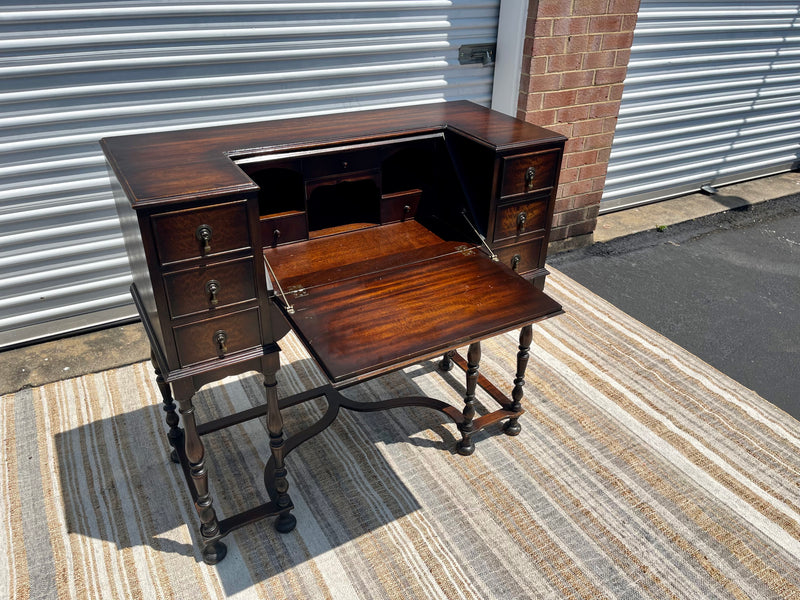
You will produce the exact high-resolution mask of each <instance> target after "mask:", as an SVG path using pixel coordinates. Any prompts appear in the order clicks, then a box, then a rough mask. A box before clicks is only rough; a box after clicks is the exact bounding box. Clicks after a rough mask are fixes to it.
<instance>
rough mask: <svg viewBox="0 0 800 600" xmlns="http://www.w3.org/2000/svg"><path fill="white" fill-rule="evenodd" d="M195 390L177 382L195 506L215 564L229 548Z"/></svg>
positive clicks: (206, 555) (206, 554) (206, 553)
mask: <svg viewBox="0 0 800 600" xmlns="http://www.w3.org/2000/svg"><path fill="white" fill-rule="evenodd" d="M193 395H194V389H193V387H192V386H191V384H189V383H188V382H187V381H186V380H183V381H179V382H176V384H175V396H176V399H177V401H178V410H179V412H180V414H181V420H182V421H183V429H184V449H185V452H186V458H187V460H188V462H189V474H190V475H191V477H192V482H193V483H194V488H195V492H196V494H195V501H194V507H195V509H196V510H197V514H198V515H199V517H200V535H202V536H203V562H205V563H206V564H209V565H214V564H216V563H218V562H219V561H221V560H222V559H223V558H225V554H226V553H227V551H228V550H227V547H226V546H225V544H223V543H222V542H220V541H219V538H220V531H219V521H218V520H217V513H216V512H214V506H213V503H212V500H211V494H210V493H209V489H208V471H207V469H206V457H205V448H204V447H203V442H202V441H201V440H200V436H199V435H198V433H197V423H196V421H195V416H194V405H193V404H192V396H193Z"/></svg>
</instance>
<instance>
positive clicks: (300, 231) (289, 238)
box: [261, 212, 308, 247]
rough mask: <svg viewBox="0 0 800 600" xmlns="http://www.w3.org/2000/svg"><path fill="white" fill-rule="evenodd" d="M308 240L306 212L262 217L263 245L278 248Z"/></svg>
mask: <svg viewBox="0 0 800 600" xmlns="http://www.w3.org/2000/svg"><path fill="white" fill-rule="evenodd" d="M307 239H308V223H307V222H306V213H305V212H291V213H283V214H281V215H276V216H271V217H261V243H262V244H263V245H264V246H273V247H274V246H277V245H279V244H286V243H288V242H296V241H297V240H307Z"/></svg>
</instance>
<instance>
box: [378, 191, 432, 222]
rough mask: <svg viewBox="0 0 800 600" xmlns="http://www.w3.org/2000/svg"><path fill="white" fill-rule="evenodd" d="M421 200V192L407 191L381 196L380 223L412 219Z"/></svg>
mask: <svg viewBox="0 0 800 600" xmlns="http://www.w3.org/2000/svg"><path fill="white" fill-rule="evenodd" d="M420 198H422V190H408V191H406V192H397V193H394V194H383V196H381V223H383V224H385V223H397V222H398V221H405V220H406V219H413V218H414V217H415V216H416V214H417V207H419V201H420Z"/></svg>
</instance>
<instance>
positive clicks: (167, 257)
mask: <svg viewBox="0 0 800 600" xmlns="http://www.w3.org/2000/svg"><path fill="white" fill-rule="evenodd" d="M151 219H152V223H153V233H154V236H155V241H156V248H157V249H158V257H159V260H160V261H161V263H162V264H168V263H172V262H178V261H181V260H188V259H193V258H202V257H206V256H214V255H217V254H220V253H222V252H229V251H231V250H238V249H245V248H249V247H250V234H249V231H248V228H247V201H246V200H238V201H235V202H228V203H225V204H217V205H215V206H207V207H203V208H192V209H186V210H177V211H173V212H167V213H160V214H157V215H153V217H151Z"/></svg>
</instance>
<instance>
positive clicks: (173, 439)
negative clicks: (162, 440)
mask: <svg viewBox="0 0 800 600" xmlns="http://www.w3.org/2000/svg"><path fill="white" fill-rule="evenodd" d="M150 361H151V362H152V363H153V370H154V371H155V372H156V385H157V386H158V390H159V391H160V392H161V402H162V403H163V406H162V408H163V409H164V412H165V413H166V414H167V416H166V421H167V425H168V426H169V431H168V432H167V440H168V441H169V445H170V446H171V447H172V451H171V452H170V454H169V458H170V460H171V461H172V462H174V463H177V462H180V461H179V460H178V451H177V450H175V448H177V447H178V444H180V443H181V442H182V440H183V430H182V429H181V428H180V427H178V423H180V420H179V418H178V413H176V412H175V401H174V400H173V399H172V390H170V387H169V384H168V383H167V382H166V381H164V377H163V376H162V374H161V369H160V368H159V367H158V361H156V357H155V354H154V353H151V355H150Z"/></svg>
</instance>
